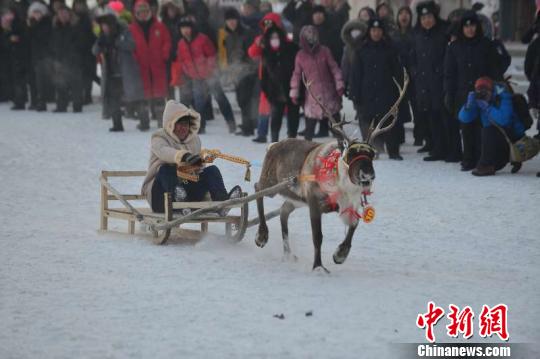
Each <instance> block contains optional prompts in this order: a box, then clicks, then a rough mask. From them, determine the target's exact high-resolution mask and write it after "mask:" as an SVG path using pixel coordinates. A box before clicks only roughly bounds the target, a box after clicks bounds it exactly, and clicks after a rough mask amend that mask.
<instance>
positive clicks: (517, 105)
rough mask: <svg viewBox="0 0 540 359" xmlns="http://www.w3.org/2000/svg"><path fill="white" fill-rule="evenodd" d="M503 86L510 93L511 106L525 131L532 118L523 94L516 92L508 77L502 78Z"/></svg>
mask: <svg viewBox="0 0 540 359" xmlns="http://www.w3.org/2000/svg"><path fill="white" fill-rule="evenodd" d="M504 86H505V87H506V88H507V89H508V91H509V92H510V93H511V94H512V107H513V109H514V112H515V113H516V116H517V118H518V119H519V120H520V121H521V123H522V124H523V126H524V127H525V131H527V130H528V129H529V128H531V127H532V125H533V118H532V116H531V113H530V112H529V104H528V102H527V99H526V98H525V96H524V95H523V94H521V93H516V92H515V91H514V89H513V88H512V85H511V83H510V77H508V78H506V79H505V80H504Z"/></svg>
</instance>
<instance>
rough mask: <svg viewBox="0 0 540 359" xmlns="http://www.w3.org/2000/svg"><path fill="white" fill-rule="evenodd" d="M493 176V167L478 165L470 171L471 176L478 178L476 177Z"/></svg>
mask: <svg viewBox="0 0 540 359" xmlns="http://www.w3.org/2000/svg"><path fill="white" fill-rule="evenodd" d="M494 174H495V167H494V166H482V165H479V166H478V167H476V168H475V169H474V170H473V171H472V175H473V176H478V177H485V176H493V175H494Z"/></svg>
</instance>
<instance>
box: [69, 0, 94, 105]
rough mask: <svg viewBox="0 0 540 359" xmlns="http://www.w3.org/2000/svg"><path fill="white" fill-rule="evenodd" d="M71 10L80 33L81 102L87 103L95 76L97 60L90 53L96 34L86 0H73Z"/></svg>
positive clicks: (89, 100) (88, 102)
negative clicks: (76, 19)
mask: <svg viewBox="0 0 540 359" xmlns="http://www.w3.org/2000/svg"><path fill="white" fill-rule="evenodd" d="M73 12H74V13H75V15H76V16H77V18H78V23H77V25H78V27H79V30H78V31H79V34H80V35H81V38H80V41H81V50H82V56H83V58H82V68H81V70H82V88H83V102H84V104H85V105H87V104H90V103H92V82H93V81H94V79H95V78H96V69H97V61H96V57H95V56H94V54H92V46H94V43H95V42H96V35H95V34H94V30H93V28H92V20H91V19H90V10H88V6H87V5H86V0H74V1H73Z"/></svg>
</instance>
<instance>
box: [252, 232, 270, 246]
mask: <svg viewBox="0 0 540 359" xmlns="http://www.w3.org/2000/svg"><path fill="white" fill-rule="evenodd" d="M267 242H268V232H257V236H256V237H255V244H256V245H257V247H260V248H262V247H264V246H265V245H266V243H267Z"/></svg>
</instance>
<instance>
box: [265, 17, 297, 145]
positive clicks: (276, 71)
mask: <svg viewBox="0 0 540 359" xmlns="http://www.w3.org/2000/svg"><path fill="white" fill-rule="evenodd" d="M262 46H263V53H262V67H261V69H262V71H261V89H262V90H263V91H264V93H265V95H266V98H267V99H268V102H269V103H270V128H271V134H272V142H277V141H279V130H280V129H281V124H282V122H283V114H284V113H285V108H287V130H288V131H287V135H288V137H289V138H295V137H296V135H297V132H298V122H299V106H298V105H296V104H294V103H293V102H292V101H291V98H290V97H289V91H290V82H291V77H292V74H293V71H294V63H295V58H296V53H297V52H298V46H297V45H296V44H295V43H293V42H291V41H289V40H288V39H287V34H286V33H285V31H283V30H282V29H281V28H280V27H278V26H272V27H270V28H269V29H268V30H266V32H265V33H264V35H263V38H262Z"/></svg>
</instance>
